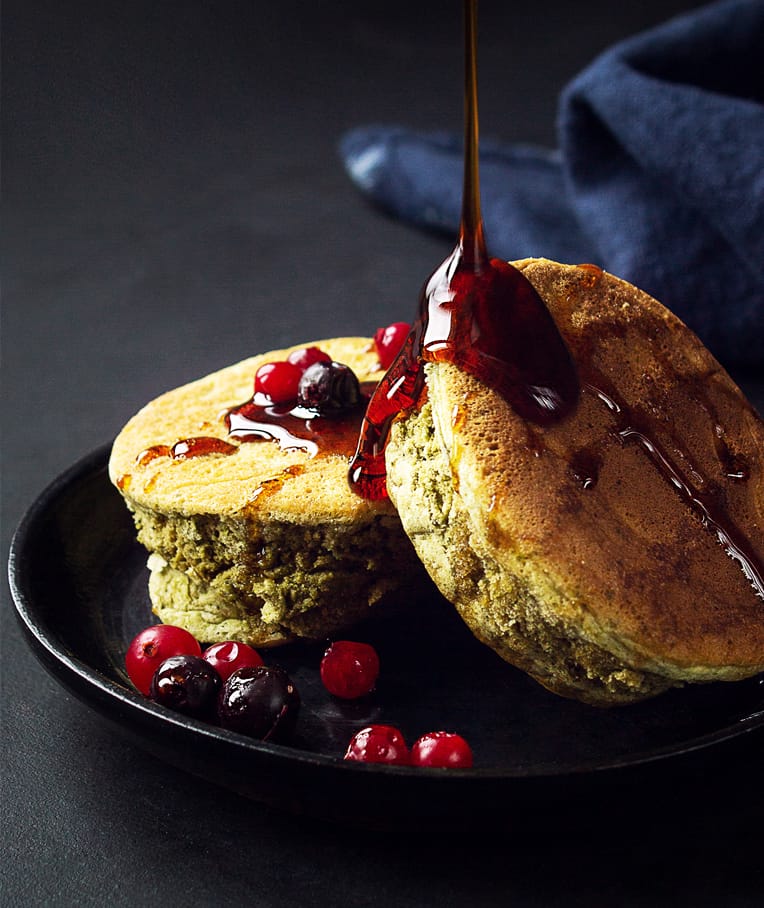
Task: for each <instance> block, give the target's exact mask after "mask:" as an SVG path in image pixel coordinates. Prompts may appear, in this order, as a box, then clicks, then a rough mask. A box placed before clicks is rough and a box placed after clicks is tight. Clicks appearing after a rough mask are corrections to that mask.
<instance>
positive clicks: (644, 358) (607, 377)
mask: <svg viewBox="0 0 764 908" xmlns="http://www.w3.org/2000/svg"><path fill="white" fill-rule="evenodd" d="M516 267H517V268H519V269H520V270H521V271H522V272H523V273H524V274H525V276H526V277H527V278H528V279H529V280H530V282H531V283H532V284H533V285H534V287H535V288H536V290H537V291H538V293H539V294H540V295H541V298H542V299H543V300H544V301H545V303H546V305H547V306H548V308H549V310H550V311H551V313H552V315H553V317H554V319H555V322H556V323H557V326H558V329H559V331H560V332H561V334H562V336H563V338H564V340H565V341H566V344H567V346H568V348H569V350H570V352H571V354H572V356H573V359H574V361H575V364H576V367H577V370H578V373H579V378H580V382H581V395H580V398H579V400H578V404H577V406H576V408H575V410H574V412H573V413H572V414H571V415H569V416H568V417H567V418H565V419H564V420H562V421H561V422H559V423H556V424H554V425H551V426H548V427H546V428H543V429H542V428H541V427H539V426H537V425H533V424H531V423H529V422H526V421H524V420H523V419H521V418H520V417H519V416H518V415H517V414H516V412H515V411H514V410H513V409H512V408H511V407H510V406H509V404H507V402H506V401H505V400H504V398H502V397H501V396H500V395H499V394H497V393H496V392H494V391H492V390H490V389H489V388H487V387H486V386H485V385H483V384H482V383H481V382H480V381H478V380H477V379H476V378H474V377H472V376H470V375H469V374H467V373H466V372H464V371H461V370H460V369H458V368H456V367H455V366H453V365H451V364H448V363H430V364H428V365H427V366H426V367H425V369H426V385H427V395H426V399H425V400H424V401H423V402H422V403H421V405H420V406H419V408H418V409H415V410H414V411H412V412H411V413H410V414H409V415H408V416H406V417H405V418H402V419H400V420H398V421H397V422H396V423H395V424H394V425H393V430H392V433H391V437H390V443H389V445H388V448H387V455H386V456H387V472H388V489H389V493H390V497H391V499H392V501H393V502H394V504H395V505H396V507H397V509H398V512H399V515H400V517H401V520H402V522H403V526H404V529H405V530H406V532H407V534H408V535H409V537H410V538H411V540H412V541H413V543H414V546H415V548H416V550H417V553H418V555H419V557H420V558H421V560H422V562H423V563H424V565H425V567H426V568H427V570H428V572H429V574H430V576H431V577H432V578H433V579H434V580H435V582H436V584H437V585H438V586H439V588H440V590H441V592H442V593H443V594H444V595H445V596H446V598H448V599H449V600H450V601H451V602H453V603H454V605H455V606H456V608H457V609H458V611H459V612H460V614H461V615H462V617H463V619H464V620H465V622H466V623H467V625H468V626H469V627H470V629H471V630H472V632H473V633H474V634H475V635H476V636H477V637H478V638H479V639H481V640H482V641H483V642H485V643H486V644H488V645H489V646H490V647H492V648H493V649H494V650H496V652H498V653H499V654H500V655H501V656H502V657H503V658H505V659H506V660H507V661H509V662H511V663H513V664H515V665H517V666H519V667H520V668H522V669H524V670H525V671H527V672H529V673H530V674H531V675H533V676H534V677H535V678H537V680H539V681H540V682H541V683H542V684H544V685H545V686H546V687H548V688H549V689H551V690H553V691H555V692H557V693H560V694H563V695H565V696H570V697H575V698H578V699H581V700H584V701H587V702H590V703H594V704H600V705H609V704H617V703H626V702H631V701H635V700H639V699H643V698H646V697H649V696H652V695H654V694H657V693H660V692H661V691H663V690H665V689H667V688H669V687H672V686H675V685H678V684H681V683H683V682H688V681H699V682H703V681H713V680H736V679H741V678H744V677H748V676H751V675H754V674H756V673H758V672H760V671H762V670H764V577H763V576H762V572H763V571H762V564H763V563H764V426H763V425H762V422H761V420H760V419H759V418H758V416H757V415H756V413H755V412H754V411H753V409H752V408H751V407H750V405H749V404H748V403H747V401H746V400H745V398H744V397H743V395H742V394H741V392H740V391H739V390H738V389H737V387H736V386H735V385H734V383H733V382H732V380H731V379H730V378H729V376H728V375H727V374H726V372H725V371H724V370H723V369H722V368H721V366H720V365H719V363H717V362H716V360H715V359H714V358H713V357H712V356H711V354H710V353H709V352H708V351H707V350H706V349H705V347H703V345H702V344H701V343H700V342H699V341H698V339H697V338H696V337H695V335H694V334H693V333H692V332H691V331H689V329H687V328H686V327H685V326H684V325H683V324H682V323H681V322H680V321H679V320H678V319H677V318H676V317H674V316H673V315H672V314H671V313H670V312H669V311H668V310H666V309H665V308H664V307H663V306H661V305H660V304H659V303H658V302H656V301H655V300H654V299H652V298H651V297H649V296H648V295H647V294H645V293H643V292H641V291H640V290H638V289H636V288H635V287H633V286H631V285H630V284H627V283H626V282H624V281H621V280H619V279H617V278H615V277H613V276H611V275H609V274H606V273H604V272H602V271H600V270H599V269H598V268H595V267H594V266H578V267H576V266H566V265H559V264H556V263H554V262H549V261H546V260H533V259H529V260H525V261H522V262H519V263H516Z"/></svg>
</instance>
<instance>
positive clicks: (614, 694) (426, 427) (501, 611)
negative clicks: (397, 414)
mask: <svg viewBox="0 0 764 908" xmlns="http://www.w3.org/2000/svg"><path fill="white" fill-rule="evenodd" d="M387 465H388V489H389V491H390V496H391V499H392V500H393V502H394V503H398V502H402V501H405V502H406V507H405V508H402V509H401V517H402V520H403V524H404V529H405V530H406V532H407V534H408V535H409V538H410V539H411V540H412V542H413V544H414V548H415V549H416V551H417V554H418V555H419V557H420V559H421V560H422V562H423V563H424V565H425V566H426V568H427V570H428V572H429V574H430V576H431V577H432V579H433V580H434V581H435V583H436V585H437V586H438V588H439V589H440V591H441V593H442V594H443V595H444V596H445V597H446V598H447V599H448V600H449V601H451V602H452V603H453V604H454V606H455V607H456V609H457V611H458V612H459V614H460V615H461V617H462V619H463V620H464V621H465V623H466V624H467V626H468V627H469V628H470V630H471V631H472V633H473V634H474V635H475V636H476V637H477V638H478V639H479V640H481V641H482V642H483V643H485V644H487V645H488V646H490V647H491V648H492V649H494V650H495V651H496V652H497V653H498V654H499V655H500V656H501V657H502V658H503V659H505V660H506V661H507V662H510V663H512V664H513V665H515V666H517V667H518V668H520V669H522V670H524V671H526V672H527V673H528V674H530V675H531V676H532V677H534V678H535V679H536V680H537V681H539V682H540V683H541V684H542V685H544V686H545V687H547V688H548V689H550V690H552V691H554V692H555V693H557V694H560V695H562V696H567V697H575V698H576V699H579V700H583V701H584V702H588V703H591V704H593V705H598V706H608V705H616V704H620V703H630V702H634V701H637V700H642V699H646V698H648V697H651V696H654V695H656V694H658V693H661V692H662V691H664V690H666V689H667V688H669V687H672V686H675V682H672V681H670V680H668V679H666V678H662V677H660V676H658V675H655V674H652V673H649V672H643V671H639V670H636V669H634V668H631V667H630V666H628V665H626V664H624V663H623V662H622V661H620V660H619V659H618V658H616V657H615V656H613V655H612V654H611V653H609V652H607V651H606V650H604V649H603V648H601V647H600V646H597V645H596V644H593V643H592V642H591V641H588V640H586V639H584V638H583V637H582V636H581V633H580V628H579V627H577V626H571V625H570V624H567V623H565V622H563V621H562V620H560V618H559V617H557V616H556V615H555V604H554V603H550V602H549V596H550V589H549V583H548V582H546V581H545V580H544V582H543V583H542V584H539V578H536V577H535V576H534V574H533V571H532V570H529V567H530V566H529V565H528V564H527V563H525V564H523V563H522V561H521V560H520V559H518V561H517V570H516V571H515V572H513V571H510V570H507V561H506V560H505V561H504V563H503V564H501V565H500V564H498V563H497V562H496V561H495V559H494V558H493V557H492V556H491V554H490V552H487V551H485V547H484V546H483V545H482V544H481V542H480V539H479V536H478V534H476V533H475V532H474V528H473V527H472V525H471V522H470V516H469V513H468V511H467V510H466V509H465V507H464V504H463V502H462V500H461V497H460V495H459V493H458V491H456V490H455V489H454V486H453V481H452V475H451V467H450V464H449V460H448V457H447V455H446V454H445V451H444V447H443V444H442V441H440V440H439V439H438V438H437V437H436V430H435V427H434V425H433V419H432V407H431V404H430V403H429V402H427V403H425V404H424V406H423V407H422V408H421V410H420V411H419V412H417V413H413V414H411V415H410V416H409V417H408V418H407V419H405V420H400V421H398V422H397V423H396V424H395V425H394V426H393V432H392V435H391V440H390V445H389V447H388V461H387ZM505 554H509V553H505ZM540 585H542V586H543V592H540V590H539V586H540ZM559 611H560V612H564V611H565V609H559Z"/></svg>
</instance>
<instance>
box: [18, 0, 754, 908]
mask: <svg viewBox="0 0 764 908" xmlns="http://www.w3.org/2000/svg"><path fill="white" fill-rule="evenodd" d="M696 5H697V4H694V3H691V2H682V0H643V2H640V3H638V4H637V3H634V4H620V5H618V6H619V7H621V8H619V9H618V11H615V10H614V5H613V4H610V3H605V2H597V0H584V2H580V3H576V4H573V3H570V4H569V3H562V2H559V3H555V2H553V0H537V2H535V3H533V4H529V5H528V6H527V7H523V8H519V9H514V7H515V4H508V3H500V2H484V3H483V5H482V9H481V16H482V18H481V34H482V36H483V37H482V40H481V124H482V127H483V130H484V132H485V133H491V134H494V135H497V136H499V137H500V138H502V139H505V140H508V141H521V142H536V143H542V144H547V145H553V144H554V141H555V138H554V115H555V103H556V97H557V94H558V92H559V90H560V88H561V87H562V86H563V85H564V83H565V82H566V81H567V80H568V79H569V78H570V77H571V76H572V75H573V74H575V73H576V72H577V71H578V70H580V69H581V68H582V67H583V66H584V65H586V64H587V63H588V62H589V61H590V60H591V59H592V57H593V56H594V55H595V54H596V53H598V52H599V51H600V50H602V49H604V48H605V47H606V46H608V45H609V44H610V43H612V42H613V41H614V40H617V39H619V38H621V37H623V36H626V35H628V34H631V33H633V32H635V31H638V30H641V29H642V28H644V27H646V26H649V25H652V24H655V23H657V22H659V21H662V20H663V19H664V18H666V17H668V16H669V15H671V14H673V13H675V12H677V11H681V10H684V9H689V8H691V7H693V6H696ZM511 8H512V11H510V9H511ZM3 12H4V21H3V41H4V99H3V117H4V123H3V126H4V129H3V139H4V165H5V166H4V168H3V201H4V231H3V278H4V291H5V293H4V305H3V338H2V339H3V416H4V420H3V497H4V504H3V523H2V534H3V546H4V549H3V551H4V553H5V555H6V557H7V551H8V545H9V542H10V538H11V535H12V533H13V530H14V527H15V526H16V524H17V523H18V521H19V520H20V518H21V516H22V514H23V513H24V511H25V510H26V508H27V507H28V506H29V505H30V504H31V502H32V501H33V500H34V498H35V497H36V496H37V495H38V494H39V492H40V491H41V490H42V489H43V488H44V487H45V486H46V485H47V484H48V482H49V481H50V480H52V479H53V478H54V477H55V476H56V475H57V474H59V473H60V472H61V471H62V470H64V469H65V468H67V467H68V466H69V465H70V464H72V463H73V462H74V461H75V460H77V459H78V458H80V457H81V456H83V455H85V454H87V453H88V452H89V451H91V450H92V449H93V448H95V447H96V446H98V445H101V444H102V443H104V442H108V441H109V440H110V439H111V438H112V437H113V436H114V435H115V433H116V432H117V431H118V430H119V429H120V427H121V426H122V424H123V423H124V422H125V421H126V419H127V418H128V417H129V416H130V415H131V414H132V413H133V412H134V411H136V410H137V409H138V408H139V407H140V406H141V405H142V404H144V403H145V402H146V401H148V400H149V399H151V398H152V397H154V396H156V395H157V394H158V393H160V392H161V391H164V390H167V389H169V388H171V387H174V386H176V385H178V384H181V383H182V382H184V381H187V380H190V379H193V378H196V377H198V376H201V375H203V374H205V373H207V372H209V371H212V370H213V369H216V368H220V367H222V366H224V365H227V364H229V363H232V362H235V361H237V360H239V359H242V358H244V357H246V356H248V355H251V354H252V353H255V352H259V351H262V350H267V349H272V348H278V347H280V346H285V345H289V344H292V343H295V342H298V341H300V340H306V339H310V338H314V337H315V338H317V337H326V336H333V335H340V334H367V333H369V332H370V331H372V330H373V329H374V328H375V327H377V326H378V325H381V324H385V323H387V322H389V321H393V320H399V319H408V318H409V317H410V315H411V313H412V311H413V306H414V301H415V298H416V296H417V293H418V290H419V287H420V285H421V282H422V280H423V278H424V277H425V276H426V275H427V274H428V273H429V271H430V270H432V268H433V267H434V266H435V265H437V264H438V263H439V262H440V261H441V260H442V258H443V257H444V255H445V254H446V253H447V252H448V251H449V247H450V241H449V240H446V239H443V238H439V237H433V236H428V235H425V234H422V233H420V232H417V231H415V230H413V229H410V228H408V227H405V226H402V225H400V224H398V223H396V222H394V221H392V220H391V219H389V218H387V217H385V216H383V215H382V214H380V213H379V212H378V211H375V210H374V209H373V208H371V207H370V206H369V205H367V204H366V203H365V202H364V200H363V199H362V198H360V196H359V195H358V194H357V192H356V191H355V190H354V188H353V187H352V186H351V184H350V183H349V181H348V179H347V178H346V176H345V174H344V172H343V169H342V166H341V164H340V161H339V158H338V156H337V152H336V145H337V141H338V139H339V137H340V136H341V134H342V133H343V131H344V130H346V129H348V128H350V127H352V126H354V125H358V124H362V123H368V122H372V121H383V122H384V121H386V122H401V123H404V124H407V125H411V126H416V127H425V128H433V129H437V128H457V129H458V128H460V122H461V97H460V84H461V83H460V78H461V75H460V67H461V56H460V54H461V31H460V29H461V10H460V7H459V4H458V3H451V4H443V3H435V2H430V0H426V2H416V0H414V2H412V0H409V2H407V3H403V2H395V0H386V2H376V0H361V2H356V3H345V2H337V3H333V4H328V3H296V2H291V0H281V2H278V3H264V2H258V0H250V2H235V0H231V2H217V3H216V2H201V0H186V2H180V0H163V2H161V3H156V2H150V3H149V2H144V0H132V2H129V3H117V2H112V0H100V2H97V3H96V2H89V0H72V2H68V3H60V2H52V0H51V2H46V0H24V2H21V0H7V2H6V3H5V4H4V9H3ZM735 377H736V378H737V379H738V381H739V382H740V383H741V385H742V386H743V388H744V389H746V390H747V391H748V393H749V394H750V396H751V398H752V399H753V400H754V402H755V403H756V404H757V406H758V407H759V408H760V409H761V408H762V406H764V393H763V388H764V384H763V383H762V376H756V375H735ZM2 620H3V632H2V710H3V726H2V728H3V763H2V783H3V803H2V810H3V824H2V850H3V857H2V868H3V870H2V874H3V878H4V882H3V887H4V888H3V894H2V899H3V904H7V905H83V906H84V905H97V906H100V905H105V904H115V905H123V904H124V905H151V904H163V903H164V904H168V903H169V904H176V903H180V904H187V905H208V904H209V905H213V904H223V905H229V904H230V905H238V904H250V903H251V904H260V905H274V906H277V905H279V906H280V905H300V906H301V905H335V904H336V905H343V904H344V905H401V906H409V905H411V906H415V905H443V906H445V905H510V904H511V905H518V906H531V905H533V906H556V905H600V904H602V905H645V906H662V905H757V904H758V905H760V904H762V899H763V898H764V873H763V872H762V850H761V846H762V841H761V831H760V827H759V826H758V824H757V822H756V821H757V818H758V816H759V815H760V810H761V785H760V783H759V781H758V776H757V771H758V769H759V768H760V767H761V765H762V756H763V753H762V739H761V735H758V736H757V737H756V738H754V737H753V736H748V739H747V740H745V741H744V742H742V743H740V742H738V743H737V744H736V745H735V746H730V747H726V748H722V749H721V751H720V753H719V754H718V756H717V757H716V758H715V760H714V761H713V763H712V766H711V768H710V769H709V772H708V775H707V777H706V778H705V779H703V781H702V784H699V785H698V787H697V791H696V792H695V793H694V796H693V797H691V798H689V799H684V800H682V801H681V803H680V802H677V801H676V800H675V798H674V797H673V791H672V782H671V775H670V774H669V773H667V775H666V778H665V779H663V780H662V779H661V777H660V775H658V777H657V778H653V780H652V781H651V786H653V787H652V790H651V791H650V792H649V793H648V792H645V797H646V800H647V799H648V795H649V800H650V803H651V804H654V805H655V807H654V808H653V809H651V810H648V811H645V812H642V813H640V814H638V815H637V814H633V813H625V812H624V811H623V810H621V809H619V807H620V805H619V803H618V802H617V801H614V802H613V803H612V804H605V805H602V804H600V805H599V806H598V811H597V820H596V822H589V823H587V822H586V821H587V817H586V816H585V815H583V814H582V815H581V816H580V817H578V818H577V819H576V817H575V816H574V817H573V819H571V817H570V815H569V814H568V815H567V816H566V817H565V819H563V818H562V815H561V814H558V813H556V812H555V810H554V808H553V807H549V806H546V807H544V808H543V810H542V809H541V808H540V810H539V812H538V813H537V814H535V815H534V814H533V812H531V815H530V816H529V815H528V812H527V811H526V812H525V813H524V814H522V815H520V814H517V815H515V814H514V813H513V811H512V809H511V805H510V806H508V809H507V812H506V818H505V821H504V822H503V823H502V824H493V825H491V826H490V828H487V827H480V828H472V827H469V826H463V825H462V824H457V823H454V824H452V825H451V826H449V824H448V823H444V824H440V825H439V826H438V828H432V827H431V826H429V825H427V824H422V823H418V822H417V818H416V816H412V817H411V822H410V823H407V824H402V825H401V826H400V827H399V828H397V829H394V830H391V831H389V832H387V833H384V834H382V833H372V832H363V831H357V830H354V829H348V828H345V827H342V826H336V825H331V824H328V823H326V822H324V821H322V820H320V819H310V818H306V817H299V816H293V815H291V814H289V813H284V812H281V811H280V810H278V809H275V808H269V807H264V806H260V805H259V804H257V803H254V802H251V801H248V800H244V799H242V798H240V797H238V796H236V795H235V794H232V793H230V792H229V791H227V790H226V789H224V788H219V787H217V786H215V785H213V784H211V783H207V782H202V781H200V780H198V779H196V778H195V777H192V776H191V775H187V774H185V773H183V772H181V771H179V770H177V769H174V768H172V767H171V766H169V765H166V764H165V763H163V762H161V761H160V760H158V759H156V758H155V757H153V756H150V755H149V754H148V753H146V752H144V750H142V749H141V748H140V747H138V746H137V745H134V744H132V743H128V742H127V741H126V740H125V739H124V738H122V737H121V736H120V735H118V734H116V733H115V731H114V729H113V728H112V727H111V725H109V724H108V723H106V722H104V720H103V719H101V718H100V717H99V716H98V715H97V714H96V713H95V712H93V711H91V710H90V709H89V708H88V707H87V706H86V705H84V704H82V703H81V702H80V701H79V700H77V699H75V698H74V697H72V696H70V695H69V694H68V693H67V692H66V691H65V690H64V689H63V688H62V687H60V686H59V685H58V683H57V682H56V681H54V680H53V679H52V678H51V677H50V676H49V675H48V674H47V673H46V672H45V671H44V669H43V668H42V667H41V666H40V665H39V664H38V662H37V660H36V659H35V657H34V655H33V654H32V652H31V651H30V649H29V648H28V646H27V644H26V643H25V642H24V640H23V639H22V636H21V633H20V630H19V627H18V625H17V623H16V621H15V619H14V616H13V609H12V605H11V602H10V596H9V595H8V591H7V586H4V589H3V610H2Z"/></svg>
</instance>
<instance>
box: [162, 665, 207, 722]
mask: <svg viewBox="0 0 764 908" xmlns="http://www.w3.org/2000/svg"><path fill="white" fill-rule="evenodd" d="M220 685H221V681H220V675H219V674H218V673H217V672H216V671H215V669H214V668H213V667H212V666H211V665H210V664H209V662H206V661H205V660H204V659H202V657H201V656H170V658H169V659H165V660H164V662H163V663H162V664H161V665H160V666H159V668H158V669H157V670H156V672H155V673H154V677H153V678H152V679H151V689H150V690H149V696H150V697H151V699H152V700H155V701H156V702H157V703H161V704H162V706H167V707H169V708H170V709H175V710H177V711H178V712H181V713H185V714H186V715H187V716H196V717H197V718H199V719H204V718H209V717H211V716H214V714H215V703H216V701H217V696H218V691H219V690H220Z"/></svg>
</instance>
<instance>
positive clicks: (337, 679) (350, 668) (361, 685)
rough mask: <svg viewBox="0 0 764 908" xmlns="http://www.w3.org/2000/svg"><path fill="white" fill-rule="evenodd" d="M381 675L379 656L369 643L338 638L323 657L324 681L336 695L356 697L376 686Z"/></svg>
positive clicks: (322, 672) (348, 698)
mask: <svg viewBox="0 0 764 908" xmlns="http://www.w3.org/2000/svg"><path fill="white" fill-rule="evenodd" d="M378 677H379V656H378V655H377V651H376V650H375V649H374V647H373V646H370V645H369V644H368V643H355V642H354V641H351V640H337V641H335V642H334V643H332V645H331V646H330V647H329V649H328V650H327V651H326V652H325V653H324V658H323V659H322V660H321V680H322V681H323V683H324V687H325V688H326V689H327V690H328V691H329V693H330V694H334V696H335V697H341V698H343V699H344V700H355V699H357V698H358V697H363V696H365V695H366V694H368V693H370V692H371V691H372V690H373V689H374V685H375V684H376V683H377V678H378Z"/></svg>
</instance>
